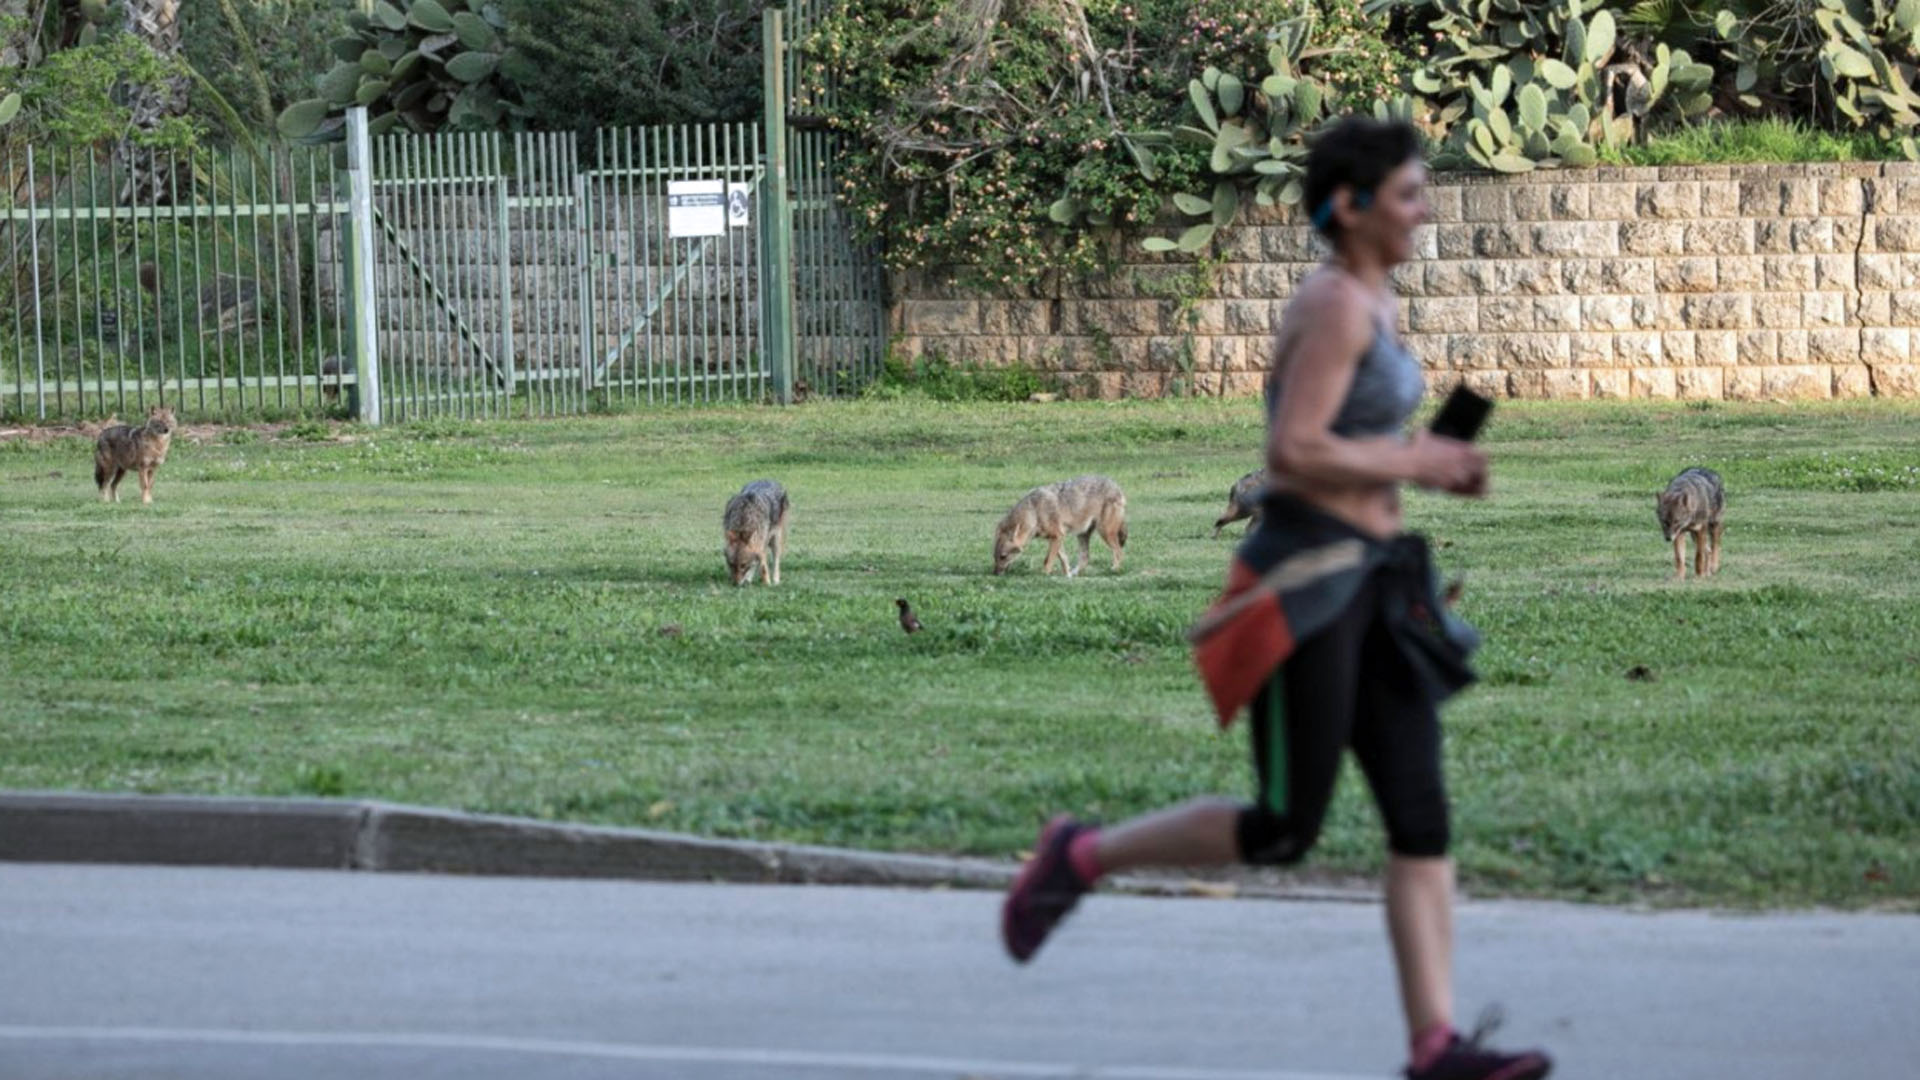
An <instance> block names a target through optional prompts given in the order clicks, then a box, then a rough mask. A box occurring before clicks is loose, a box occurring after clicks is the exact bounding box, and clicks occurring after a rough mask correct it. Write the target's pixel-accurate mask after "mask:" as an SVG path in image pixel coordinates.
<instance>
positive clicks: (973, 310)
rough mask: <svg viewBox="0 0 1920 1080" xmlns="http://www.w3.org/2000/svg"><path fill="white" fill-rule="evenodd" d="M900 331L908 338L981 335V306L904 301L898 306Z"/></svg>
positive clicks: (953, 302) (969, 303)
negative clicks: (912, 335)
mask: <svg viewBox="0 0 1920 1080" xmlns="http://www.w3.org/2000/svg"><path fill="white" fill-rule="evenodd" d="M901 313H902V314H901V318H902V324H903V325H902V329H903V330H904V331H905V332H906V333H909V334H915V335H920V336H924V337H938V336H945V335H951V334H977V333H979V332H980V304H979V302H978V301H975V300H907V301H903V302H902V303H901Z"/></svg>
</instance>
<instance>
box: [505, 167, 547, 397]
mask: <svg viewBox="0 0 1920 1080" xmlns="http://www.w3.org/2000/svg"><path fill="white" fill-rule="evenodd" d="M529 140H530V136H528V135H527V134H526V133H525V132H515V133H514V136H513V180H514V188H515V190H517V191H519V193H520V217H519V222H518V226H517V227H510V228H509V229H508V232H507V235H508V237H509V239H510V241H511V242H512V243H513V245H514V246H515V247H516V248H517V254H513V255H510V256H509V258H510V259H511V260H512V263H513V266H514V268H515V269H517V270H518V271H519V278H520V288H519V289H518V290H517V291H516V292H515V293H514V294H513V295H515V296H518V297H519V298H520V299H521V300H523V301H525V303H524V304H523V305H522V307H521V309H520V310H521V311H522V312H524V314H522V315H520V316H519V318H520V319H521V324H520V325H521V327H522V328H524V329H525V330H526V331H527V338H528V340H529V341H532V340H533V316H534V312H536V311H537V310H539V305H538V304H536V303H534V302H533V299H532V296H531V294H529V293H528V292H527V263H528V262H529V261H530V258H531V256H530V254H529V252H528V247H527V245H528V243H529V238H528V235H527V206H528V203H527V189H528V184H527V176H528V173H529V172H530V170H531V169H532V160H533V154H532V151H531V150H530V149H529ZM509 205H511V204H509ZM508 325H512V321H511V320H509V322H508ZM526 370H527V375H526V376H525V378H524V379H523V382H525V385H526V393H527V400H526V408H525V410H524V414H525V415H527V416H532V415H533V395H534V393H535V392H536V391H535V387H534V383H533V381H532V373H533V361H532V359H531V358H529V360H528V361H527V364H526Z"/></svg>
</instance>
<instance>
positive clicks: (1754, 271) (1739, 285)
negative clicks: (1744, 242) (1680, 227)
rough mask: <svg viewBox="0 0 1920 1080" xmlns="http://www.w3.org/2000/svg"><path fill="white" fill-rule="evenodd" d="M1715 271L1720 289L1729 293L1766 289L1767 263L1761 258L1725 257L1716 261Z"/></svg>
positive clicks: (1752, 256) (1745, 256)
mask: <svg viewBox="0 0 1920 1080" xmlns="http://www.w3.org/2000/svg"><path fill="white" fill-rule="evenodd" d="M1808 269H1809V270H1811V269H1812V267H1811V266H1809V267H1808ZM1714 270H1715V275H1714V276H1715V279H1716V280H1717V281H1718V283H1719V284H1718V287H1719V288H1722V289H1725V290H1726V291H1728V292H1758V291H1759V290H1760V289H1761V288H1763V287H1765V283H1766V262H1765V260H1764V259H1763V258H1761V257H1759V256H1755V255H1725V256H1722V257H1720V258H1719V259H1716V260H1715V261H1714Z"/></svg>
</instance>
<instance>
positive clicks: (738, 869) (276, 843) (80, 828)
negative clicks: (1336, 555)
mask: <svg viewBox="0 0 1920 1080" xmlns="http://www.w3.org/2000/svg"><path fill="white" fill-rule="evenodd" d="M0 861H12V862H69V863H149V864H162V865H176V866H250V867H279V868H286V869H310V870H371V871H388V872H421V873H443V874H482V875H510V876H524V877H576V878H623V879H629V880H639V881H703V882H732V883H740V884H796V885H797V884H817V885H870V886H894V887H913V888H956V889H1003V888H1005V887H1006V886H1007V884H1008V883H1009V882H1010V881H1012V880H1013V875H1014V873H1015V871H1016V869H1017V868H1016V867H1014V866H1012V865H1010V864H1008V863H1004V862H994V861H990V860H986V859H962V858H947V857H940V856H930V855H892V854H884V853H878V852H863V851H847V850H842V849H838V848H824V847H809V846H804V845H798V844H762V843H753V842H749V841H742V840H714V839H709V838H706V837H699V836H688V835H685V834H682V833H669V832H658V831H654V830H651V829H626V828H613V827H607V826H598V825H569V824H565V823H561V822H551V821H538V820H535V819H532V818H516V817H504V816H500V815H494V814H467V813H460V812H457V811H450V810H435V809H431V808H424V807H415V806H403V805H399V804H395V803H385V802H374V801H361V800H346V799H340V800H335V799H262V798H249V797H232V796H202V795H108V794H93V793H87V792H58V791H16V792H0ZM1113 887H1114V888H1115V889H1116V890H1117V891H1122V892H1132V893H1143V894H1148V895H1163V896H1184V895H1203V896H1212V895H1228V894H1231V895H1235V896H1243V897H1247V896H1254V897H1272V898H1283V899H1298V900H1346V901H1351V900H1372V899H1377V893H1375V892H1374V891H1372V890H1367V889H1353V888H1345V887H1326V886H1301V885H1297V884H1281V885H1274V884H1268V883H1261V882H1252V883H1248V882H1235V883H1233V884H1231V885H1220V884H1211V885H1210V884H1206V883H1202V882H1196V881H1193V880H1192V879H1189V878H1183V877H1167V878H1158V877H1154V878H1144V877H1143V878H1128V879H1124V880H1121V881H1119V882H1115V883H1113Z"/></svg>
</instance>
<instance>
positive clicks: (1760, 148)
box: [1601, 117, 1901, 165]
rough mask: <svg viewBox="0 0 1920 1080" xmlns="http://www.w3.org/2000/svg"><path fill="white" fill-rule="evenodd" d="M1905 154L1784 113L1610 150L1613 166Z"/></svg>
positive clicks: (1694, 128)
mask: <svg viewBox="0 0 1920 1080" xmlns="http://www.w3.org/2000/svg"><path fill="white" fill-rule="evenodd" d="M1900 156H1901V151H1900V147H1899V146H1898V145H1897V144H1896V143H1893V142H1890V141H1888V140H1885V139H1881V138H1878V137H1876V136H1873V135H1869V134H1866V133H1862V132H1848V133H1836V132H1831V131H1821V130H1819V129H1817V128H1814V127H1812V126H1811V125H1808V124H1804V123H1800V122H1798V121H1794V120H1783V119H1780V118H1778V117H1766V118H1763V119H1757V120H1715V121H1710V122H1708V123H1704V124H1697V125H1692V126H1687V127H1681V128H1676V129H1674V130H1671V131H1666V132H1662V133H1660V134H1658V135H1653V136H1651V137H1649V138H1648V139H1647V140H1646V141H1645V142H1644V143H1641V144H1639V145H1637V146H1625V147H1621V148H1619V149H1617V150H1608V151H1606V152H1605V153H1603V154H1602V155H1601V160H1602V161H1604V162H1606V163H1607V164H1609V165H1762V164H1766V165H1771V164H1787V163H1792V162H1803V161H1886V160H1893V159H1897V158H1899V157H1900Z"/></svg>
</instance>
